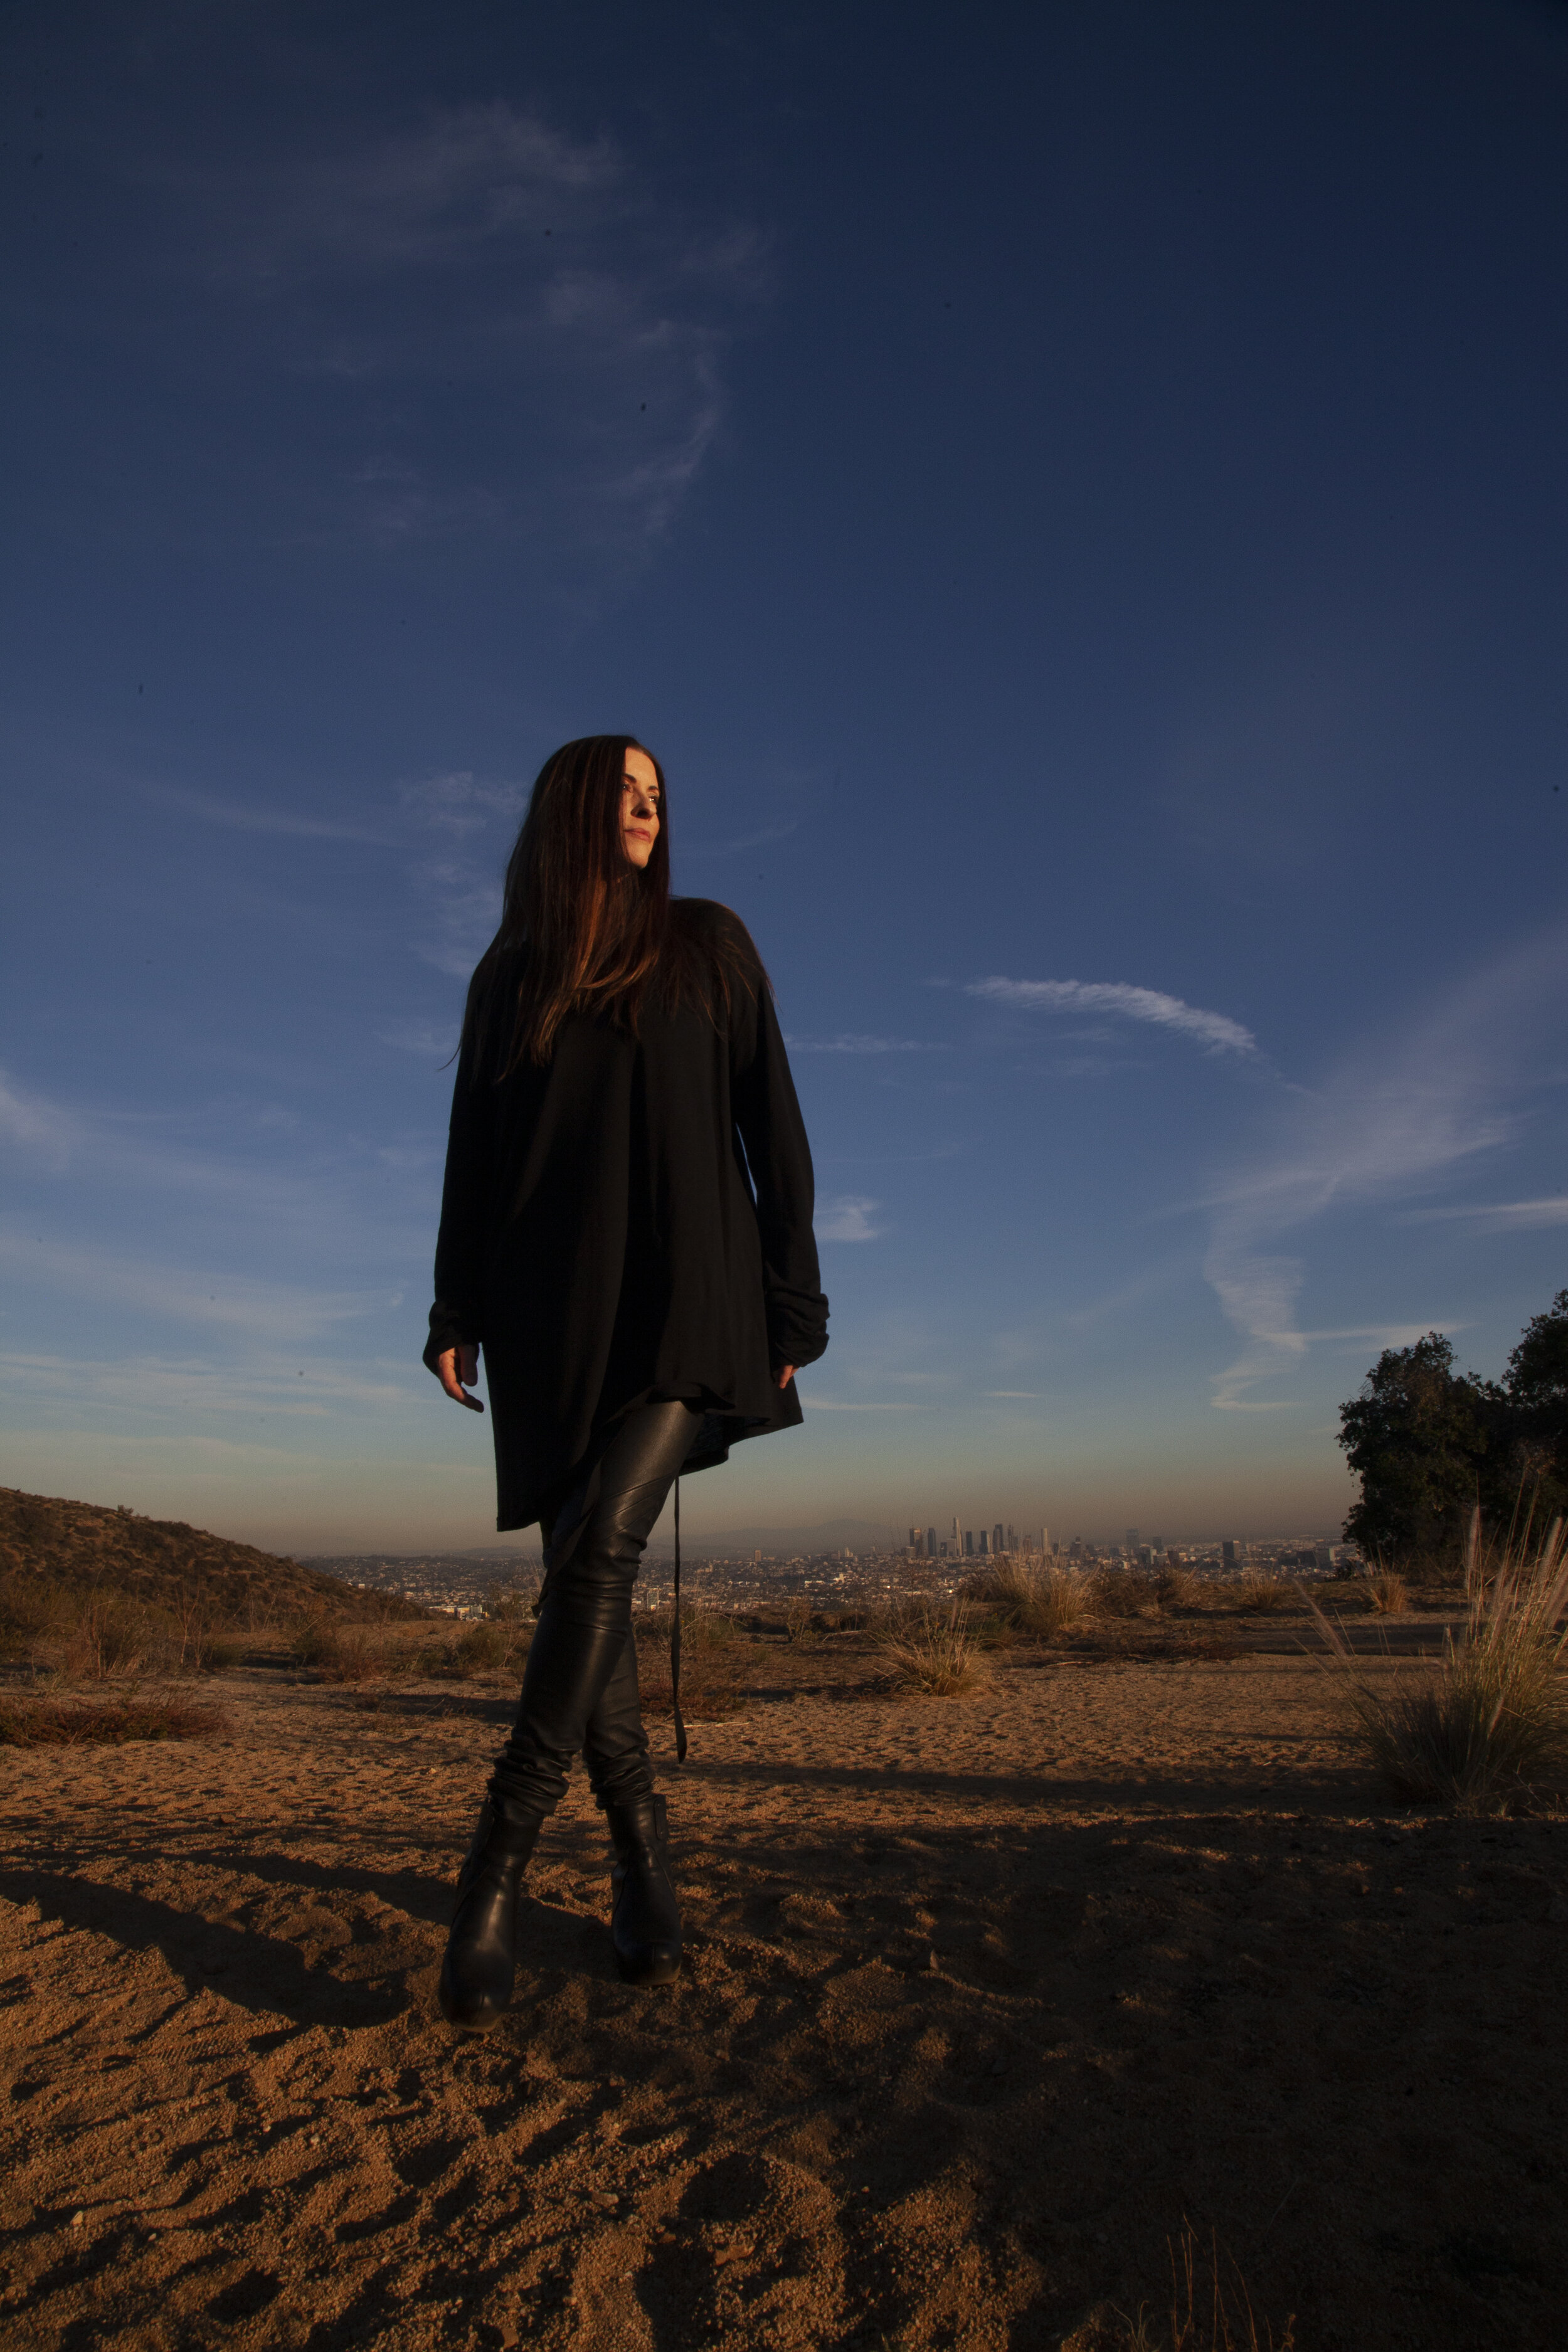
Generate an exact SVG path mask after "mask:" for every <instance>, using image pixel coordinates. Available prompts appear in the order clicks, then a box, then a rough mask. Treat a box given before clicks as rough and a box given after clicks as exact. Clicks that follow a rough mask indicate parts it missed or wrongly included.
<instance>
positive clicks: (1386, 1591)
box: [1363, 1568, 1410, 1617]
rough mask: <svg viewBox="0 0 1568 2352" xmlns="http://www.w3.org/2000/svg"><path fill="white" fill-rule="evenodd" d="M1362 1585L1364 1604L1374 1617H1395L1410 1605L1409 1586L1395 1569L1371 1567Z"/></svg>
mask: <svg viewBox="0 0 1568 2352" xmlns="http://www.w3.org/2000/svg"><path fill="white" fill-rule="evenodd" d="M1363 1590H1364V1591H1365V1593H1366V1605H1367V1607H1368V1608H1369V1609H1370V1610H1371V1611H1372V1613H1373V1616H1374V1617H1397V1616H1398V1615H1399V1613H1400V1612H1401V1611H1402V1610H1405V1609H1408V1607H1409V1606H1410V1586H1409V1584H1408V1583H1407V1581H1406V1580H1405V1578H1404V1577H1403V1576H1401V1575H1400V1573H1399V1571H1398V1570H1397V1569H1393V1568H1378V1569H1373V1570H1371V1571H1370V1572H1369V1573H1368V1574H1367V1576H1366V1577H1365V1578H1363Z"/></svg>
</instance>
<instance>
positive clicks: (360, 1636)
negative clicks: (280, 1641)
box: [294, 1617, 388, 1683]
mask: <svg viewBox="0 0 1568 2352" xmlns="http://www.w3.org/2000/svg"><path fill="white" fill-rule="evenodd" d="M294 1655H295V1657H296V1659H297V1660H298V1661H299V1663H300V1665H302V1666H306V1667H309V1668H310V1671H311V1672H312V1673H313V1674H314V1675H317V1677H318V1678H319V1679H320V1680H321V1682H324V1683H366V1682H378V1681H380V1679H381V1677H382V1676H383V1675H384V1674H385V1673H386V1671H387V1665H388V1658H387V1641H386V1634H385V1632H384V1628H383V1627H381V1626H379V1625H343V1624H340V1623H339V1622H337V1620H336V1619H335V1618H331V1617H307V1618H305V1619H304V1620H303V1621H302V1622H301V1623H300V1627H299V1629H298V1631H297V1632H296V1633H295V1636H294Z"/></svg>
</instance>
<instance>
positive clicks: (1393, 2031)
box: [0, 1637, 1568, 2352]
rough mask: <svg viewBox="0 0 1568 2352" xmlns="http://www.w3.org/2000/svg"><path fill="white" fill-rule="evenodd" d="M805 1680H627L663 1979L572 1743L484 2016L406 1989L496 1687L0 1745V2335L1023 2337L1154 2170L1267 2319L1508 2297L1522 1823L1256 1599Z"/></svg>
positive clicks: (218, 2339) (277, 2340)
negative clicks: (640, 1980)
mask: <svg viewBox="0 0 1568 2352" xmlns="http://www.w3.org/2000/svg"><path fill="white" fill-rule="evenodd" d="M1265 1639H1266V1641H1267V1637H1265ZM821 1646H822V1649H823V1651H824V1652H825V1653H826V1652H827V1651H828V1650H830V1648H831V1644H827V1643H825V1644H823V1645H821ZM1372 1670H1373V1671H1374V1672H1384V1673H1385V1672H1390V1671H1394V1668H1393V1667H1391V1666H1389V1665H1386V1664H1384V1665H1382V1666H1377V1667H1374V1668H1373V1669H1372ZM816 1680H817V1684H818V1687H817V1688H816V1691H815V1692H813V1693H808V1694H807V1695H804V1696H803V1695H794V1694H792V1692H791V1690H790V1689H789V1687H788V1685H787V1682H784V1683H775V1685H773V1689H774V1695H773V1696H767V1695H762V1696H756V1695H753V1696H752V1699H751V1701H750V1703H749V1704H748V1706H747V1707H746V1710H745V1712H743V1713H742V1714H739V1715H734V1716H731V1717H728V1718H726V1719H723V1720H718V1721H710V1722H704V1723H700V1724H698V1725H695V1726H694V1727H693V1731H692V1752H691V1757H690V1760H689V1763H688V1765H687V1766H686V1768H685V1769H684V1770H678V1769H676V1767H675V1765H674V1760H673V1754H672V1752H671V1743H670V1738H669V1732H668V1726H667V1725H663V1724H661V1725H659V1726H658V1727H657V1728H656V1732H655V1742H656V1748H657V1749H658V1751H659V1754H660V1764H661V1772H662V1785H663V1786H664V1788H665V1789H666V1790H667V1792H668V1796H669V1801H670V1811H671V1817H672V1823H673V1826H674V1832H675V1844H676V1852H677V1862H678V1874H679V1884H680V1886H681V1889H682V1893H683V1896H684V1900H685V1904H686V1909H687V1917H688V1925H689V1958H688V1959H687V1962H686V1965H685V1969H684V1973H683V1976H682V1978H681V1980H680V1981H679V1983H678V1984H677V1985H674V1986H672V1987H669V1988H668V1989H667V1990H662V1991H657V1992H651V1993H650V1992H636V1991H632V1990H626V1989H624V1988H623V1987H621V1986H620V1985H619V1984H618V1983H617V1982H616V1979H615V1976H614V1973H613V1969H612V1967H611V1962H610V1955H609V1949H608V1943H607V1937H606V1934H605V1924H604V1923H605V1916H606V1906H607V1892H608V1885H607V1869H606V1864H605V1844H604V1840H603V1836H602V1832H601V1831H600V1828H599V1823H598V1817H597V1815H596V1814H595V1812H594V1811H593V1809H592V1807H591V1805H590V1803H589V1801H588V1800H587V1797H586V1793H585V1790H584V1789H583V1787H582V1786H581V1781H580V1779H579V1782H578V1784H577V1785H576V1786H574V1791H573V1794H572V1796H571V1798H570V1799H569V1801H568V1803H567V1804H566V1806H565V1807H563V1811H562V1812H561V1814H560V1815H558V1816H557V1819H556V1822H554V1824H553V1825H552V1828H551V1830H550V1831H548V1832H547V1833H546V1837H545V1840H544V1842H543V1843H542V1848H541V1856H540V1859H539V1862H538V1863H537V1864H536V1867H535V1869H534V1872H533V1874H532V1878H531V1899H530V1901H529V1902H528V1904H527V1906H526V1910H525V1923H524V1948H525V1955H526V1957H525V1959H524V1964H523V1969H522V1975H521V1984H520V1989H519V1995H518V1999H517V2001H516V2005H515V2007H514V2009H513V2011H512V2012H511V2014H510V2017H509V2019H508V2020H507V2021H505V2023H504V2024H503V2026H502V2027H501V2029H500V2031H499V2032H497V2033H496V2034H494V2035H493V2036H492V2037H490V2038H489V2040H487V2041H473V2040H465V2039H460V2038H458V2037H455V2036H453V2035H452V2034H451V2033H450V2032H448V2031H447V2028H446V2027H445V2026H444V2025H443V2024H442V2022H441V2021H440V2018H439V2016H438V2014H437V2011H436V2009H435V2002H434V1989H435V1980H436V1973H437V1964H438V1960H439V1956H440V1951H441V1947H442V1941H443V1931H444V1927H445V1922H446V1917H447V1906H448V1903H449V1899H450V1897H449V1889H450V1885H451V1881H452V1877H453V1875H454V1873H455V1870H456V1865H457V1863H458V1858H459V1856H460V1853H461V1851H462V1848H463V1847H464V1845H465V1844H466V1843H467V1838H468V1830H469V1827H470V1824H471V1821H472V1816H473V1813H474V1811H475V1809H476V1805H477V1801H478V1796H479V1787H480V1784H481V1782H482V1779H483V1775H484V1770H485V1767H486V1759H488V1757H489V1754H490V1753H491V1752H492V1751H493V1749H494V1748H495V1747H496V1746H497V1744H498V1743H499V1739H500V1736H501V1733H502V1729H503V1727H504V1725H505V1723H506V1721H507V1719H508V1717H509V1715H510V1701H509V1700H508V1698H507V1697H506V1696H503V1694H502V1693H501V1691H500V1686H499V1685H495V1686H493V1687H485V1686H480V1685H468V1686H466V1687H464V1688H462V1689H458V1690H453V1689H449V1688H448V1689H441V1688H439V1687H437V1686H434V1685H394V1686H393V1687H391V1688H390V1689H389V1690H388V1691H387V1692H386V1693H385V1694H384V1695H383V1696H379V1698H374V1699H373V1700H370V1701H367V1696H366V1694H365V1693H364V1692H363V1691H354V1690H347V1689H334V1688H331V1687H324V1686H321V1685H310V1684H308V1683H302V1682H300V1681H299V1680H298V1679H297V1678H296V1677H295V1675H293V1674H292V1673H291V1672H290V1671H289V1669H287V1668H286V1667H285V1666H284V1665H283V1664H281V1663H278V1664H272V1665H270V1666H266V1665H257V1666H253V1667H249V1668H247V1669H245V1670H241V1671H237V1672H235V1673H232V1674H230V1675H225V1676H223V1677H220V1678H219V1679H218V1681H217V1682H216V1684H215V1685H209V1686H208V1687H207V1690H206V1692H205V1696H211V1697H214V1698H215V1699H216V1702H217V1703H218V1704H219V1705H220V1706H222V1708H223V1710H224V1713H225V1716H226V1721H227V1725H228V1727H229V1728H228V1736H227V1737H226V1738H224V1739H221V1740H219V1741H216V1742H213V1741H208V1742H203V1743H189V1744H180V1745H157V1746H150V1745H146V1744H140V1745H135V1746H127V1747H124V1748H117V1749H103V1748H91V1749H76V1750H69V1751H62V1750H59V1749H47V1748H38V1749H28V1750H23V1751H18V1750H7V1751H3V1752H0V1772H3V1774H4V1785H3V1790H0V1825H3V1827H0V1833H3V1838H4V1862H3V1868H0V1895H3V1898H4V1899H3V1900H0V2004H3V2011H0V2015H3V2026H0V2083H3V2085H4V2095H3V2097H0V2344H3V2345H5V2346H6V2347H11V2346H16V2347H27V2352H33V2347H99V2346H103V2345H113V2346H115V2347H121V2346H123V2347H147V2352H153V2347H159V2352H162V2348H163V2347H171V2352H173V2347H182V2352H183V2347H208V2346H210V2347H217V2346H219V2345H222V2346H225V2347H230V2346H232V2347H249V2346H288V2347H294V2346H300V2347H304V2346H309V2347H312V2352H332V2347H349V2346H354V2347H359V2346H367V2345H374V2346H385V2347H398V2352H424V2347H500V2346H506V2345H510V2344H518V2343H525V2344H528V2345H538V2346H542V2347H563V2352H564V2347H581V2352H600V2347H603V2352H611V2347H626V2352H645V2347H647V2352H653V2347H657V2352H674V2347H681V2348H682V2352H686V2348H687V2347H702V2346H711V2347H725V2352H731V2347H733V2352H750V2347H757V2352H762V2347H778V2352H786V2347H787V2352H793V2347H807V2346H811V2347H816V2346H825V2347H826V2346H832V2347H837V2346H853V2347H867V2352H882V2347H895V2346H896V2347H906V2348H907V2352H916V2347H922V2348H923V2347H960V2346H962V2347H974V2352H981V2347H986V2352H990V2347H1049V2348H1050V2352H1056V2347H1059V2346H1061V2345H1062V2344H1063V2343H1064V2342H1068V2343H1072V2342H1073V2341H1074V2340H1075V2339H1076V2342H1077V2343H1078V2344H1079V2346H1086V2345H1088V2344H1089V2343H1090V2342H1093V2341H1095V2340H1096V2331H1095V2327H1094V2326H1093V2325H1092V2324H1089V2325H1086V2322H1088V2321H1089V2315H1090V2314H1091V2313H1092V2312H1093V2311H1094V2310H1095V2309H1096V2308H1097V2307H1098V2308H1099V2309H1100V2313H1101V2315H1102V2318H1103V2317H1106V2316H1108V2315H1109V2313H1110V2310H1111V2309H1112V2307H1114V2308H1119V2309H1120V2310H1121V2311H1123V2312H1126V2313H1128V2314H1135V2313H1136V2312H1137V2310H1138V2307H1139V2305H1140V2304H1146V2305H1149V2306H1150V2317H1151V2320H1153V2319H1155V2318H1156V2317H1158V2315H1159V2314H1160V2312H1161V2309H1162V2307H1163V2305H1165V2304H1168V2299H1169V2298H1168V2284H1167V2280H1168V2273H1167V2255H1166V2242H1167V2240H1168V2238H1170V2237H1171V2236H1172V2235H1173V2233H1175V2232H1177V2231H1179V2230H1180V2228H1181V2225H1182V2223H1183V2221H1184V2218H1187V2219H1190V2220H1191V2221H1192V2222H1193V2223H1194V2226H1195V2227H1196V2228H1197V2229H1198V2231H1200V2232H1201V2233H1202V2235H1203V2236H1204V2237H1205V2240H1206V2238H1207V2236H1208V2233H1209V2232H1210V2231H1211V2230H1212V2231H1216V2232H1217V2234H1218V2239H1219V2241H1220V2242H1221V2243H1222V2244H1223V2245H1224V2246H1225V2247H1226V2248H1227V2249H1228V2250H1229V2252H1230V2254H1231V2255H1232V2256H1234V2258H1235V2261H1236V2262H1237V2264H1239V2266H1240V2269H1241V2271H1242V2272H1243V2273H1245V2276H1246V2279H1247V2284H1248V2287H1249V2289H1250V2292H1251V2295H1252V2300H1253V2305H1254V2307H1255V2309H1256V2311H1257V2312H1258V2315H1259V2317H1260V2319H1267V2320H1268V2322H1270V2323H1271V2324H1272V2326H1273V2329H1274V2332H1275V2338H1276V2341H1278V2339H1279V2334H1280V2331H1281V2328H1282V2326H1283V2323H1284V2321H1285V2319H1286V2318H1287V2316H1288V2315H1290V2314H1292V2313H1293V2314H1295V2315H1296V2343H1297V2346H1298V2347H1300V2352H1320V2347H1322V2352H1337V2347H1357V2352H1373V2347H1376V2352H1383V2347H1400V2346H1410V2347H1420V2352H1445V2347H1478V2352H1482V2347H1484V2352H1501V2347H1508V2352H1524V2347H1538V2346H1539V2347H1549V2346H1550V2347H1557V2346H1559V2345H1560V2344H1561V2342H1562V2340H1563V2312H1564V2309H1565V2308H1568V2253H1565V2251H1564V2247H1563V2234H1562V2213H1563V2190H1564V2183H1565V2179H1568V2097H1565V2093H1568V2055H1565V2043H1564V2034H1563V2013H1564V1995H1565V1992H1568V1899H1565V1895H1564V1884H1563V1882H1564V1876H1565V1873H1568V1861H1565V1854H1564V1847H1563V1839H1564V1835H1565V1833H1568V1832H1565V1824H1564V1823H1563V1822H1560V1821H1556V1820H1537V1821H1519V1822H1499V1823H1493V1824H1483V1825H1477V1824H1463V1823H1457V1822H1451V1821H1447V1820H1446V1819H1441V1818H1425V1817H1416V1816H1412V1815H1409V1814H1407V1813H1404V1812H1401V1811H1398V1810H1397V1809H1395V1808H1393V1807H1392V1806H1391V1805H1390V1804H1389V1802H1388V1801H1386V1800H1385V1799H1384V1798H1382V1797H1381V1796H1380V1795H1379V1793H1378V1790H1377V1789H1376V1786H1375V1784H1374V1783H1373V1780H1372V1779H1371V1778H1370V1776H1369V1775H1368V1773H1367V1772H1366V1771H1365V1769H1363V1767H1362V1765H1361V1764H1360V1763H1359V1761H1358V1760H1357V1759H1356V1757H1355V1754H1354V1752H1353V1750H1352V1748H1350V1747H1349V1746H1348V1745H1347V1744H1346V1742H1345V1740H1344V1739H1343V1738H1342V1732H1341V1728H1340V1725H1339V1721H1338V1718H1337V1717H1336V1715H1335V1713H1334V1709H1333V1704H1332V1696H1331V1691H1330V1689H1329V1686H1328V1685H1327V1683H1326V1681H1325V1678H1324V1677H1323V1676H1322V1675H1321V1673H1319V1672H1318V1670H1317V1669H1316V1668H1315V1667H1314V1666H1313V1665H1312V1664H1310V1662H1309V1661H1308V1660H1306V1659H1305V1658H1304V1657H1302V1656H1301V1655H1300V1653H1299V1651H1298V1650H1297V1649H1296V1647H1295V1645H1294V1643H1292V1642H1290V1641H1289V1640H1288V1639H1285V1640H1276V1641H1275V1642H1274V1643H1273V1645H1272V1648H1269V1647H1268V1646H1265V1647H1264V1648H1263V1649H1261V1650H1257V1649H1253V1650H1247V1651H1246V1652H1244V1654H1240V1655H1237V1656H1234V1657H1230V1658H1225V1657H1218V1658H1215V1657H1210V1658H1201V1657H1199V1658H1194V1657H1191V1656H1188V1657H1183V1656H1180V1655H1168V1656H1158V1655H1156V1656H1152V1657H1146V1658H1139V1657H1136V1656H1120V1657H1110V1658H1106V1657H1100V1658H1098V1659H1096V1658H1093V1657H1088V1658H1062V1657H1059V1656H1058V1657H1052V1656H1051V1655H1049V1654H1043V1653H1037V1652H1029V1651H1018V1652H1016V1653H1014V1654H1012V1655H1011V1656H1010V1657H1008V1658H1005V1659H1004V1660H1003V1661H1002V1662H1001V1663H1000V1664H999V1666H998V1668H997V1671H996V1673H995V1675H994V1680H993V1682H992V1683H991V1685H989V1686H988V1687H986V1688H985V1689H984V1690H982V1691H980V1692H978V1693H975V1694H972V1695H971V1696H967V1697H964V1698H960V1699H952V1700H941V1699H925V1700H914V1699H892V1698H888V1697H886V1696H871V1697H868V1696H859V1697H855V1696H843V1695H835V1692H836V1689H837V1685H836V1683H835V1680H834V1676H833V1675H832V1674H831V1673H824V1674H818V1675H817V1677H816ZM839 1682H840V1683H842V1684H843V1685H844V1686H845V1688H846V1689H850V1688H852V1685H853V1676H852V1675H849V1676H847V1678H846V1676H844V1675H840V1677H839ZM1099 2340H1101V2341H1107V2340H1110V2339H1109V2338H1108V2337H1105V2336H1101V2337H1100V2339H1099ZM1160 2340H1163V2338H1162V2339H1160ZM1200 2340H1201V2342H1202V2343H1203V2344H1205V2346H1206V2345H1207V2344H1208V2342H1209V2336H1208V2335H1207V2334H1206V2333H1205V2334H1204V2335H1203V2336H1202V2337H1201V2339H1200ZM1260 2340H1262V2339H1261V2336H1260Z"/></svg>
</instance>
